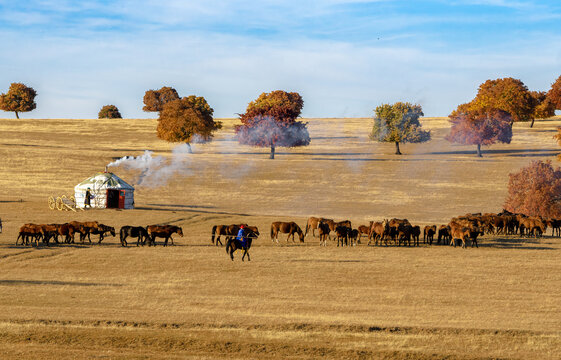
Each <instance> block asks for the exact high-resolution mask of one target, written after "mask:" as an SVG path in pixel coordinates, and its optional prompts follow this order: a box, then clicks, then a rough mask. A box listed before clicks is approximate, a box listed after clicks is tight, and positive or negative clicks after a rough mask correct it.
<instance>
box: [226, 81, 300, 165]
mask: <svg viewBox="0 0 561 360" xmlns="http://www.w3.org/2000/svg"><path fill="white" fill-rule="evenodd" d="M303 106H304V100H302V97H301V96H300V94H298V93H296V92H290V93H289V92H286V91H282V90H275V91H272V92H270V93H262V94H261V95H259V97H258V98H257V99H256V100H254V101H252V102H250V103H249V104H248V106H247V109H246V111H245V113H243V114H241V115H240V120H241V122H242V125H238V126H236V128H235V131H236V136H237V139H238V142H239V143H240V144H244V145H252V146H259V147H270V149H271V153H270V159H274V158H275V149H276V147H278V146H281V147H296V146H306V145H308V144H309V143H310V135H309V133H308V129H307V124H306V123H303V122H301V121H296V119H297V118H298V117H299V116H300V112H301V111H302V107H303Z"/></svg>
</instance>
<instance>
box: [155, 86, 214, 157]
mask: <svg viewBox="0 0 561 360" xmlns="http://www.w3.org/2000/svg"><path fill="white" fill-rule="evenodd" d="M213 113H214V110H213V109H212V108H211V107H210V105H209V104H208V103H207V101H206V100H205V98H204V97H198V96H195V95H191V96H188V97H184V98H181V99H176V100H172V101H169V102H167V103H165V104H164V105H163V108H162V110H161V111H160V116H159V118H158V126H157V129H156V130H157V135H158V137H159V138H160V139H162V140H166V141H169V142H184V143H186V144H187V146H188V148H189V152H192V150H191V142H199V143H200V142H207V141H210V140H211V139H212V136H213V132H214V131H215V130H218V129H220V128H221V127H222V124H221V123H220V122H218V121H214V119H213V117H212V115H213Z"/></svg>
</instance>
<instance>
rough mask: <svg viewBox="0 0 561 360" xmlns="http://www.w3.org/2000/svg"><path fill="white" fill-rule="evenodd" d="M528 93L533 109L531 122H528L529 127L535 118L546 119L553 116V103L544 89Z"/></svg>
mask: <svg viewBox="0 0 561 360" xmlns="http://www.w3.org/2000/svg"><path fill="white" fill-rule="evenodd" d="M530 95H531V96H532V107H533V109H534V112H533V113H532V123H531V124H530V127H532V126H533V125H534V120H535V119H547V118H550V117H552V116H554V115H555V105H554V104H553V101H551V99H550V98H549V97H548V96H547V94H546V93H545V92H544V91H530Z"/></svg>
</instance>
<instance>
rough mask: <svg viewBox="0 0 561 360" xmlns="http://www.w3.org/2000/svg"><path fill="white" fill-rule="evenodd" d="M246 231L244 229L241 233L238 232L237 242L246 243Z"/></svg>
mask: <svg viewBox="0 0 561 360" xmlns="http://www.w3.org/2000/svg"><path fill="white" fill-rule="evenodd" d="M244 236H245V230H244V229H240V231H238V236H237V237H236V240H239V241H241V242H242V243H245V237H244Z"/></svg>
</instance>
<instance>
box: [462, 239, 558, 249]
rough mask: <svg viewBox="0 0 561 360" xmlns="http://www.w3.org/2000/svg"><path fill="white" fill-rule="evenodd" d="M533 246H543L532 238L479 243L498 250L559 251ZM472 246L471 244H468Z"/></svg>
mask: <svg viewBox="0 0 561 360" xmlns="http://www.w3.org/2000/svg"><path fill="white" fill-rule="evenodd" d="M531 244H542V242H541V241H540V240H538V239H530V238H527V239H525V238H497V239H492V240H489V241H485V240H483V241H481V240H480V241H479V242H478V245H479V247H482V248H496V249H519V250H557V249H556V248H553V247H549V246H531ZM468 246H471V244H468Z"/></svg>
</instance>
